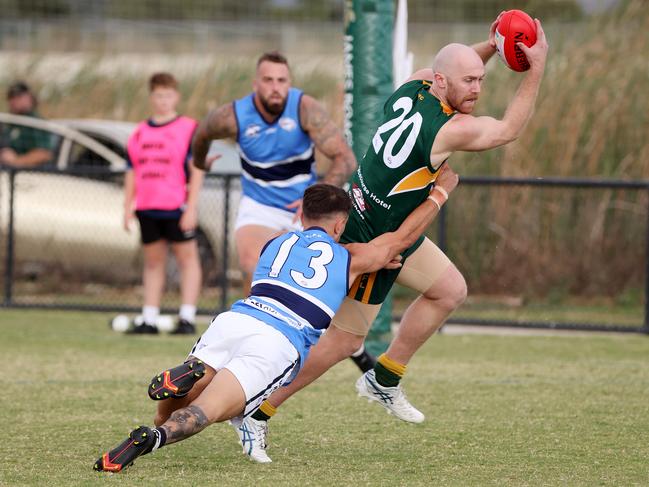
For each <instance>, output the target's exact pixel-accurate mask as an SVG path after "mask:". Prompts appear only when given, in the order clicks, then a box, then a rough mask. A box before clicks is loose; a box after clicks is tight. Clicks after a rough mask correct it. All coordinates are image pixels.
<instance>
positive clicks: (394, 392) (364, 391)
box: [356, 369, 426, 423]
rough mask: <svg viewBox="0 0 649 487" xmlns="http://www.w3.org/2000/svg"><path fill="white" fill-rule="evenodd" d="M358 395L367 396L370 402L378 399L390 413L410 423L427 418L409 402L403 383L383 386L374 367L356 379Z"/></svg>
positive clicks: (420, 421)
mask: <svg viewBox="0 0 649 487" xmlns="http://www.w3.org/2000/svg"><path fill="white" fill-rule="evenodd" d="M356 390H357V391H358V395H359V396H361V397H365V398H367V399H368V400H369V401H370V402H371V401H376V402H378V403H379V404H380V405H381V406H383V407H384V408H385V409H387V411H388V413H390V414H393V415H395V416H396V417H397V418H399V419H401V420H403V421H407V422H408V423H422V422H423V421H424V419H425V418H426V417H425V416H424V414H423V413H422V412H421V411H419V410H417V409H416V408H415V407H414V406H413V405H412V404H410V403H409V402H408V399H407V398H406V394H405V393H404V392H403V390H402V389H401V384H399V385H398V386H396V387H383V386H382V385H380V384H379V383H378V382H377V381H376V375H375V374H374V369H372V370H368V371H367V372H365V373H364V374H363V375H361V376H360V377H359V378H358V380H357V381H356Z"/></svg>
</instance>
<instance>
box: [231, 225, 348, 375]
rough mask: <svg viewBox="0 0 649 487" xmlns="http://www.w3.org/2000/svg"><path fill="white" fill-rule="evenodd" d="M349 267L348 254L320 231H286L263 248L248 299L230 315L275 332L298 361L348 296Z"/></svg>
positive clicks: (303, 357) (234, 308) (239, 302)
mask: <svg viewBox="0 0 649 487" xmlns="http://www.w3.org/2000/svg"><path fill="white" fill-rule="evenodd" d="M349 265H350V256H349V252H348V251H347V250H346V249H345V248H344V247H342V246H341V245H339V244H338V243H336V242H335V241H334V240H333V239H332V238H331V237H330V236H329V235H328V234H327V233H326V232H325V231H324V230H323V229H321V228H318V227H311V228H308V229H306V230H304V231H302V232H289V233H285V234H283V235H281V236H280V237H277V238H275V239H273V240H271V241H270V242H269V243H268V244H266V247H265V248H264V250H263V251H262V253H261V256H260V258H259V263H258V264H257V268H256V269H255V273H254V276H253V281H252V289H251V292H250V296H249V297H248V298H246V299H244V300H241V301H237V302H236V303H235V304H234V305H233V306H232V311H237V312H239V313H245V314H248V315H251V316H254V317H256V318H258V319H260V320H262V321H264V322H265V323H267V324H269V325H270V326H273V327H274V328H276V329H278V330H279V331H280V332H282V333H283V334H284V335H286V337H287V338H288V339H289V340H290V341H291V343H292V344H293V345H294V346H295V348H296V349H297V351H298V353H299V354H300V359H301V362H302V363H303V362H304V360H306V356H307V354H308V351H309V347H311V345H313V344H315V343H316V342H317V340H318V338H319V337H320V334H321V332H322V330H323V329H324V328H327V327H328V326H329V323H330V322H331V318H333V316H334V314H335V313H336V311H337V310H338V308H339V307H340V305H341V304H342V302H343V299H344V298H345V296H346V295H347V291H348V289H349Z"/></svg>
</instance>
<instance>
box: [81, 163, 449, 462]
mask: <svg viewBox="0 0 649 487" xmlns="http://www.w3.org/2000/svg"><path fill="white" fill-rule="evenodd" d="M449 171H450V169H449ZM455 177H457V176H455ZM451 190H452V188H451ZM430 205H432V203H430V202H428V203H423V204H422V211H421V212H420V213H418V212H417V211H415V212H413V214H412V215H411V216H410V217H409V218H408V220H406V222H404V224H403V225H402V226H401V227H400V228H399V229H398V230H397V231H396V232H391V233H386V234H383V235H381V236H380V237H377V238H376V239H374V240H372V241H371V242H369V243H367V244H359V243H354V244H348V245H346V246H344V247H343V246H342V245H340V244H338V243H337V242H338V239H339V237H340V235H341V234H342V232H343V230H344V228H345V224H346V223H347V215H348V212H349V210H350V208H351V202H350V200H349V197H348V196H347V193H346V192H345V191H344V190H342V189H340V188H337V187H335V186H332V185H329V184H316V185H313V186H311V187H309V188H308V189H307V190H306V192H305V194H304V202H303V214H302V223H303V225H304V228H305V230H303V231H293V232H289V233H285V234H283V235H281V236H279V237H277V238H275V239H273V240H271V241H269V242H268V243H267V245H266V246H265V247H264V249H263V251H262V254H261V257H260V259H259V264H258V266H257V269H256V271H255V274H254V281H253V286H252V292H251V294H250V295H249V296H248V297H247V298H246V299H243V300H241V301H238V302H236V303H235V304H234V305H233V306H232V308H231V311H227V312H225V313H221V314H220V315H218V316H217V317H215V318H214V320H213V321H212V323H211V325H210V327H209V328H208V329H207V331H206V332H205V333H204V334H203V335H202V336H201V337H200V338H199V340H198V341H197V342H196V344H195V345H194V347H193V348H192V350H191V352H190V354H189V357H188V359H187V361H186V362H185V363H183V364H182V365H179V366H177V367H174V368H172V369H168V370H165V371H164V372H162V373H161V374H159V375H157V376H155V377H154V378H153V380H152V381H151V384H150V385H149V388H148V393H149V396H150V397H151V399H154V400H161V401H160V402H159V406H158V412H157V415H156V418H155V424H156V426H157V428H148V427H146V426H140V427H139V428H137V429H135V430H133V431H132V432H131V433H130V435H129V437H128V438H127V439H126V440H124V441H123V442H122V443H120V444H119V445H118V446H117V447H115V448H113V449H112V450H110V451H108V452H106V453H104V454H103V455H102V456H101V457H100V458H99V459H98V460H97V461H96V463H95V465H94V469H95V470H98V471H111V472H118V471H121V470H122V469H124V468H125V467H127V466H129V465H130V464H131V463H132V462H133V461H134V460H135V459H136V458H137V457H139V456H141V455H144V454H147V453H150V452H152V451H155V450H156V449H158V448H160V447H162V446H164V445H165V444H170V443H175V442H177V441H181V440H184V439H186V438H188V437H189V436H192V435H194V434H196V433H198V432H200V431H202V430H203V429H204V428H206V427H207V426H208V425H210V424H212V423H215V422H222V421H226V420H230V419H233V418H238V420H239V421H241V420H243V419H245V418H246V417H247V416H249V415H250V414H251V413H252V412H253V411H255V409H257V408H258V407H259V405H260V404H261V403H262V402H263V401H264V400H265V399H266V398H267V397H268V396H269V395H270V394H271V393H272V392H273V391H275V390H276V389H278V388H279V387H281V386H282V385H284V384H287V383H289V382H290V381H291V380H292V378H293V377H294V376H295V375H296V374H297V372H298V371H299V368H300V366H301V364H302V363H303V362H304V361H305V360H306V357H307V355H308V353H309V349H310V347H311V346H312V345H314V344H315V343H316V342H317V341H318V338H319V337H320V335H321V333H322V332H323V330H324V329H325V328H327V326H328V325H329V322H330V321H331V318H332V317H333V315H334V314H335V312H336V310H337V309H338V308H339V307H340V305H341V303H342V301H343V299H344V297H345V296H346V294H347V291H348V289H349V283H350V282H353V280H354V279H355V278H356V277H357V276H358V275H360V274H362V273H365V272H372V271H375V270H378V269H381V268H384V267H387V268H392V269H396V268H398V267H399V266H400V265H401V264H400V263H399V260H400V257H399V253H400V252H401V251H402V250H404V249H405V248H407V247H409V246H410V245H412V243H413V242H414V240H416V238H418V236H419V234H421V232H423V230H424V229H425V227H426V226H427V225H428V224H429V223H430V214H431V213H430V208H429V207H430ZM254 438H255V435H254V434H253V435H251V436H250V440H251V441H254ZM245 446H246V444H245V439H244V448H245ZM250 447H251V449H252V444H251V445H250ZM255 452H258V454H257V456H256V457H255V458H254V460H256V461H258V462H270V461H271V460H270V458H268V456H267V455H266V453H265V449H264V448H256V449H255ZM248 454H249V455H250V452H249V453H248Z"/></svg>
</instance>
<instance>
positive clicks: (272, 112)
mask: <svg viewBox="0 0 649 487" xmlns="http://www.w3.org/2000/svg"><path fill="white" fill-rule="evenodd" d="M223 138H229V139H233V140H235V141H236V143H237V149H238V151H239V156H240V159H241V187H242V190H243V195H242V198H241V201H240V203H239V209H238V213H237V219H236V222H235V226H234V236H235V242H236V246H237V255H238V258H239V268H240V269H241V270H242V271H243V278H244V279H243V281H244V285H243V292H244V294H246V293H247V292H248V291H249V290H250V280H251V277H252V273H253V271H254V269H255V266H256V264H257V259H258V258H259V254H260V253H261V249H262V247H263V246H264V244H265V243H266V242H267V241H268V239H270V238H271V237H272V236H274V235H277V232H278V231H282V232H284V231H289V230H299V229H300V228H301V227H300V211H301V210H300V206H301V201H302V194H303V193H304V190H305V189H306V188H307V187H309V186H311V185H312V184H313V183H315V181H316V173H315V151H316V149H317V150H318V151H319V152H320V153H321V154H323V155H324V156H326V157H327V158H329V159H330V160H331V165H330V166H329V170H328V171H327V173H326V174H325V175H324V177H323V179H322V182H325V183H329V184H333V185H335V186H342V185H343V184H345V182H346V181H347V180H348V179H349V176H350V175H351V173H352V172H354V170H355V169H356V165H357V164H356V158H355V157H354V153H353V152H352V150H351V149H350V148H349V146H348V145H347V143H346V142H345V139H344V138H343V136H342V133H341V132H340V130H338V128H337V127H336V126H335V124H334V123H333V121H332V120H331V118H330V117H329V115H327V112H326V111H325V110H324V109H323V107H322V105H321V104H320V103H318V102H317V101H316V100H315V99H314V98H312V97H311V96H309V95H307V94H305V93H303V92H302V91H301V90H299V89H297V88H294V87H292V86H291V71H290V69H289V66H288V61H287V60H286V58H285V57H284V56H283V55H282V54H280V53H278V52H268V53H265V54H263V55H262V56H261V57H260V58H259V60H258V61H257V69H256V73H255V78H254V81H253V91H252V93H250V94H248V95H247V96H245V97H243V98H241V99H239V100H235V101H233V102H232V103H227V104H225V105H223V106H221V107H218V108H216V109H214V110H212V111H211V112H210V113H209V114H208V115H207V117H206V118H205V119H204V120H203V121H202V123H201V124H200V125H199V127H198V130H197V131H196V135H195V137H194V142H193V145H192V154H193V155H194V165H196V166H197V167H199V168H201V169H209V168H210V166H211V165H212V162H213V161H214V160H215V159H214V158H213V157H211V158H209V159H208V160H206V156H207V152H208V149H209V146H210V142H211V141H212V139H223ZM352 360H353V361H354V363H355V364H356V365H357V366H358V367H359V368H360V369H361V371H363V372H366V371H367V370H370V369H371V368H372V367H373V366H374V364H375V361H376V360H375V358H374V357H373V356H371V355H370V354H369V353H367V352H366V351H365V350H364V347H361V348H360V349H359V350H358V351H357V352H356V353H354V354H353V355H352Z"/></svg>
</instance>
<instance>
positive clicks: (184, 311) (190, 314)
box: [178, 304, 196, 323]
mask: <svg viewBox="0 0 649 487" xmlns="http://www.w3.org/2000/svg"><path fill="white" fill-rule="evenodd" d="M178 317H179V318H180V319H181V320H185V321H189V322H190V323H193V322H194V321H196V306H194V305H193V304H181V305H180V310H178Z"/></svg>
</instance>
